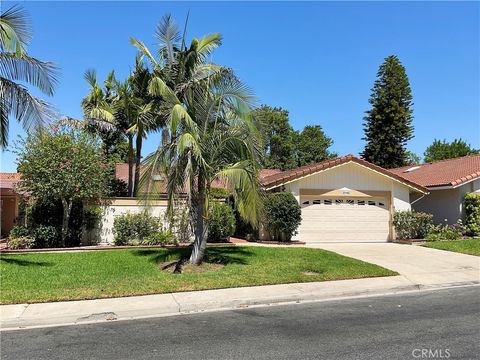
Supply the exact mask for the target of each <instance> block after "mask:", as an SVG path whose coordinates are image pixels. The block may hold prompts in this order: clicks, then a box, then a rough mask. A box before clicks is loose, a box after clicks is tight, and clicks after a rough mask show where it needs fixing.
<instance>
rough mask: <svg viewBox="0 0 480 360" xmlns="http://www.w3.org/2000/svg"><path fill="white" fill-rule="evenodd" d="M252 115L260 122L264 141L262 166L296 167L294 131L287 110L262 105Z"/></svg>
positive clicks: (286, 168)
mask: <svg viewBox="0 0 480 360" xmlns="http://www.w3.org/2000/svg"><path fill="white" fill-rule="evenodd" d="M253 116H255V118H257V119H258V121H259V122H260V123H261V124H262V125H261V128H262V130H263V136H264V143H265V149H264V151H265V160H264V167H265V168H269V169H281V170H289V169H293V168H295V167H297V159H296V158H295V140H296V133H295V131H294V130H293V128H292V126H291V125H290V123H289V119H288V111H287V110H284V109H282V108H276V107H275V108H272V107H270V106H267V105H262V106H261V107H259V108H258V109H255V111H254V112H253Z"/></svg>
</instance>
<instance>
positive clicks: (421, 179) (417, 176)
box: [391, 154, 480, 188]
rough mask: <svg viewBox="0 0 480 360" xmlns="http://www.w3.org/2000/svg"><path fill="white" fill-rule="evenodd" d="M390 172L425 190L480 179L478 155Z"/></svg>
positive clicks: (479, 158)
mask: <svg viewBox="0 0 480 360" xmlns="http://www.w3.org/2000/svg"><path fill="white" fill-rule="evenodd" d="M416 167H418V168H416ZM409 169H412V171H407V170H409ZM391 171H392V172H393V173H395V174H397V175H400V176H402V177H404V178H405V179H408V180H410V181H414V182H416V183H418V184H421V185H423V186H425V187H427V188H433V187H439V186H452V187H455V186H458V185H461V184H463V183H465V182H467V181H470V180H472V179H475V178H480V154H479V155H471V156H464V157H461V158H456V159H448V160H441V161H436V162H432V163H427V164H421V165H411V166H404V167H401V168H397V169H392V170H391Z"/></svg>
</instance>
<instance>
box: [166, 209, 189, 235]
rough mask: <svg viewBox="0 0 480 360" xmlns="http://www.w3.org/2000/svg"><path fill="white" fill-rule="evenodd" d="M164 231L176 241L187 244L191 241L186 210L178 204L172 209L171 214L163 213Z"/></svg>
mask: <svg viewBox="0 0 480 360" xmlns="http://www.w3.org/2000/svg"><path fill="white" fill-rule="evenodd" d="M163 220H164V223H165V224H166V225H167V226H166V229H168V231H170V232H171V233H173V235H174V236H175V238H176V239H177V241H179V242H182V243H188V242H190V240H191V239H192V229H191V225H190V216H189V213H188V208H187V207H186V206H184V204H179V205H178V206H175V207H174V208H173V212H172V213H168V212H165V213H164V215H163Z"/></svg>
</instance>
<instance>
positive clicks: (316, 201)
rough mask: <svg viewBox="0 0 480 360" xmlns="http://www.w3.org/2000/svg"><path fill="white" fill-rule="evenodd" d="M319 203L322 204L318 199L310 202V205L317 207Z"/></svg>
mask: <svg viewBox="0 0 480 360" xmlns="http://www.w3.org/2000/svg"><path fill="white" fill-rule="evenodd" d="M321 203H322V202H321V201H320V200H319V199H317V200H313V202H312V204H314V205H318V204H321Z"/></svg>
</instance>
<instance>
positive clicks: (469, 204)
mask: <svg viewBox="0 0 480 360" xmlns="http://www.w3.org/2000/svg"><path fill="white" fill-rule="evenodd" d="M464 202H465V227H466V230H467V234H468V235H472V236H479V235H480V193H471V194H466V195H465V198H464Z"/></svg>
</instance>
